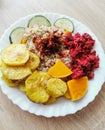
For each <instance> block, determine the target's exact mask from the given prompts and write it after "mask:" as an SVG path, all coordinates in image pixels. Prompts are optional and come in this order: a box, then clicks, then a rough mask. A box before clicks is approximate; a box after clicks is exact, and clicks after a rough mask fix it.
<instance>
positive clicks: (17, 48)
mask: <svg viewBox="0 0 105 130" xmlns="http://www.w3.org/2000/svg"><path fill="white" fill-rule="evenodd" d="M1 58H2V60H3V61H4V63H6V64H7V65H11V66H20V65H23V64H25V63H26V62H27V61H28V59H29V51H28V49H27V48H26V46H25V45H23V44H11V45H9V46H8V47H6V48H4V49H3V50H2V52H1Z"/></svg>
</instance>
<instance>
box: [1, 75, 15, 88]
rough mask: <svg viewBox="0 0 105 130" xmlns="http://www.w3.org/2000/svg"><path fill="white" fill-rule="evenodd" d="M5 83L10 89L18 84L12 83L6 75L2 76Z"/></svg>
mask: <svg viewBox="0 0 105 130" xmlns="http://www.w3.org/2000/svg"><path fill="white" fill-rule="evenodd" d="M1 78H2V79H3V80H4V81H5V83H6V84H7V85H8V86H9V87H15V86H16V84H15V83H13V82H12V80H10V79H8V78H7V77H6V76H5V75H3V74H2V77H1Z"/></svg>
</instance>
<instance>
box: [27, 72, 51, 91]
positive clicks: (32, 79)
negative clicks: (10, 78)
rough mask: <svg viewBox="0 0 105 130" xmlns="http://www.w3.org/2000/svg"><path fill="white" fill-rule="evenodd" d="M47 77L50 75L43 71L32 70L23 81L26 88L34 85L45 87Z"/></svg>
mask: <svg viewBox="0 0 105 130" xmlns="http://www.w3.org/2000/svg"><path fill="white" fill-rule="evenodd" d="M49 78H50V76H49V75H48V74H47V73H45V72H38V71H34V72H33V73H32V75H30V76H29V77H28V78H27V80H26V81H25V85H26V88H27V89H28V88H31V89H32V87H36V85H37V86H39V87H45V86H46V83H47V80H48V79H49Z"/></svg>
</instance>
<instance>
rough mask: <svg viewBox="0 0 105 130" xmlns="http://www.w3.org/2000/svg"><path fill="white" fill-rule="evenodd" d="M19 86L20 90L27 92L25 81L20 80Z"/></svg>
mask: <svg viewBox="0 0 105 130" xmlns="http://www.w3.org/2000/svg"><path fill="white" fill-rule="evenodd" d="M18 87H19V90H20V91H21V92H26V86H25V82H22V83H21V82H20V83H19V85H18Z"/></svg>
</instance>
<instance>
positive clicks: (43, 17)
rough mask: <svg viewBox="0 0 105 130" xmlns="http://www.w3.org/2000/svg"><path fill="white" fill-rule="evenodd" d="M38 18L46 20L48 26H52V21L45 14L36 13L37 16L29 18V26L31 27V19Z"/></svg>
mask: <svg viewBox="0 0 105 130" xmlns="http://www.w3.org/2000/svg"><path fill="white" fill-rule="evenodd" d="M36 18H40V19H43V20H46V26H48V27H50V26H51V23H50V21H49V20H48V19H47V18H46V17H45V16H42V15H36V16H33V17H32V18H31V19H30V20H29V22H28V25H27V27H30V24H31V21H32V20H34V19H36ZM42 25H43V24H42Z"/></svg>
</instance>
